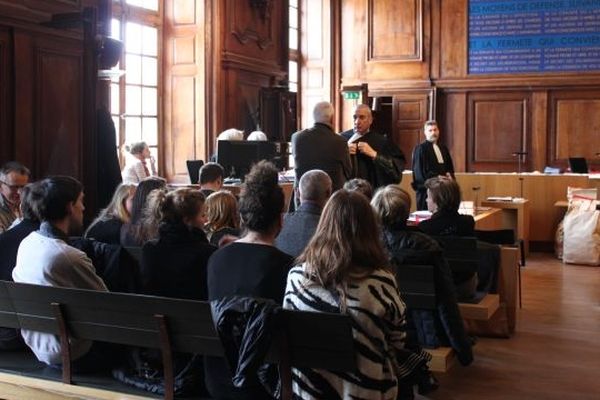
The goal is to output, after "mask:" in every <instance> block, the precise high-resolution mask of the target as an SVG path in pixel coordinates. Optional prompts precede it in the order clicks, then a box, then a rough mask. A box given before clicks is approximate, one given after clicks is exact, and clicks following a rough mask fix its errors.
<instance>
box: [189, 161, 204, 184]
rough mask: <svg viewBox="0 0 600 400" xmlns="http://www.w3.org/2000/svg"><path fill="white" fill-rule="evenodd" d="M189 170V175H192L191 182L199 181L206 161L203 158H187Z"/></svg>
mask: <svg viewBox="0 0 600 400" xmlns="http://www.w3.org/2000/svg"><path fill="white" fill-rule="evenodd" d="M185 164H186V166H187V170H188V175H189V177H190V182H191V183H192V184H196V183H199V182H198V180H199V178H200V168H202V166H203V165H204V161H202V160H186V162H185Z"/></svg>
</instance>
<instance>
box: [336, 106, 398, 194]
mask: <svg viewBox="0 0 600 400" xmlns="http://www.w3.org/2000/svg"><path fill="white" fill-rule="evenodd" d="M352 118H353V119H354V128H353V129H351V130H348V131H345V132H342V136H343V137H344V138H345V139H346V141H347V147H348V152H349V153H350V157H351V159H352V172H353V174H352V175H353V178H361V179H364V180H366V181H368V182H369V183H370V184H371V186H372V187H373V191H376V190H377V188H379V187H381V186H386V185H390V184H399V183H400V181H401V180H402V171H403V170H404V166H405V165H406V158H405V157H404V154H402V150H400V149H399V148H398V146H396V145H395V144H394V143H392V141H390V140H388V138H386V137H385V136H383V135H381V134H379V133H377V132H373V131H371V124H372V123H373V114H372V113H371V108H370V107H369V106H368V105H366V104H359V105H358V106H356V108H355V109H354V114H353V117H352Z"/></svg>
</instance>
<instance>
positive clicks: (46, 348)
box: [12, 176, 111, 371]
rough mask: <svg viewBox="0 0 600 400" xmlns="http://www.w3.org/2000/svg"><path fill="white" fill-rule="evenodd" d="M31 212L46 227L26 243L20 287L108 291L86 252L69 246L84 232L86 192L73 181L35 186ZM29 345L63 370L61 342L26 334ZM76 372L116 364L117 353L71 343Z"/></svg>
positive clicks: (20, 256)
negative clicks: (71, 237) (71, 239)
mask: <svg viewBox="0 0 600 400" xmlns="http://www.w3.org/2000/svg"><path fill="white" fill-rule="evenodd" d="M30 198H31V208H32V209H33V211H34V213H35V214H36V215H37V216H38V217H39V219H40V221H41V225H40V229H39V230H38V231H35V232H32V233H31V234H29V236H27V237H26V238H25V239H23V241H22V242H21V244H20V246H19V250H18V252H17V261H16V265H15V268H14V270H13V272H12V276H13V279H14V281H15V282H21V283H31V284H36V285H43V286H58V287H70V288H79V289H91V290H99V291H106V290H107V289H106V285H105V284H104V282H103V281H102V279H100V277H98V275H96V270H95V268H94V266H93V265H92V262H91V261H90V259H89V258H88V257H87V256H86V255H85V253H84V252H82V251H80V250H77V249H76V248H74V247H71V246H70V245H68V244H67V240H68V236H69V235H77V234H80V233H81V230H82V228H83V210H84V206H83V187H82V186H81V183H79V182H78V181H77V180H75V179H74V178H71V177H67V176H55V177H50V178H46V179H44V180H42V181H40V182H36V183H35V184H33V186H32V188H31V193H30ZM21 334H22V335H23V339H24V340H25V343H26V344H27V345H28V346H29V347H30V348H31V350H32V351H33V353H34V354H35V355H36V357H37V358H38V360H40V361H42V362H44V363H46V364H50V365H55V366H59V365H60V364H61V362H62V360H61V352H60V350H61V344H60V341H59V340H58V336H56V335H53V334H49V333H42V332H36V331H30V330H22V331H21ZM70 345H71V346H70V348H71V359H72V360H74V361H75V362H74V363H73V367H74V369H76V370H77V369H79V370H82V371H84V370H89V369H97V368H103V367H106V366H108V365H109V364H110V361H111V352H110V351H107V349H106V348H103V347H104V346H102V344H99V343H96V344H94V346H92V342H91V341H89V340H82V339H75V338H71V340H70Z"/></svg>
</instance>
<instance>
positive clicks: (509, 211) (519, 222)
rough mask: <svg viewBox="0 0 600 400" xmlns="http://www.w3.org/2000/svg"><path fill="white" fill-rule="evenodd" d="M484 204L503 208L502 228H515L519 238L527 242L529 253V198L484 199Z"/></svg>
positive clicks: (526, 247) (526, 251) (482, 203)
mask: <svg viewBox="0 0 600 400" xmlns="http://www.w3.org/2000/svg"><path fill="white" fill-rule="evenodd" d="M481 205H482V206H486V207H497V208H500V209H502V224H501V228H500V229H514V230H515V232H516V235H517V239H521V240H523V243H524V244H525V255H526V256H528V255H529V200H524V201H521V202H514V201H482V202H481Z"/></svg>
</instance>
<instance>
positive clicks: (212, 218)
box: [204, 190, 240, 246]
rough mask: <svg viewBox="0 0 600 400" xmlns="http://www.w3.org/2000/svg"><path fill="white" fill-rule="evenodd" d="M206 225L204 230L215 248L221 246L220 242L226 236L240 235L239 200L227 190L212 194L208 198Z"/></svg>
mask: <svg viewBox="0 0 600 400" xmlns="http://www.w3.org/2000/svg"><path fill="white" fill-rule="evenodd" d="M205 208H206V219H207V222H206V225H205V227H204V230H205V232H206V235H207V237H208V240H209V241H210V244H212V245H213V246H219V242H220V241H221V239H222V238H223V237H225V236H226V235H231V236H235V237H236V239H237V237H239V235H240V230H239V225H240V217H239V211H238V205H237V200H236V199H235V196H234V195H233V194H232V193H231V192H229V191H227V190H219V191H218V192H214V193H211V194H210V195H209V196H208V197H207V198H206V203H205Z"/></svg>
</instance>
